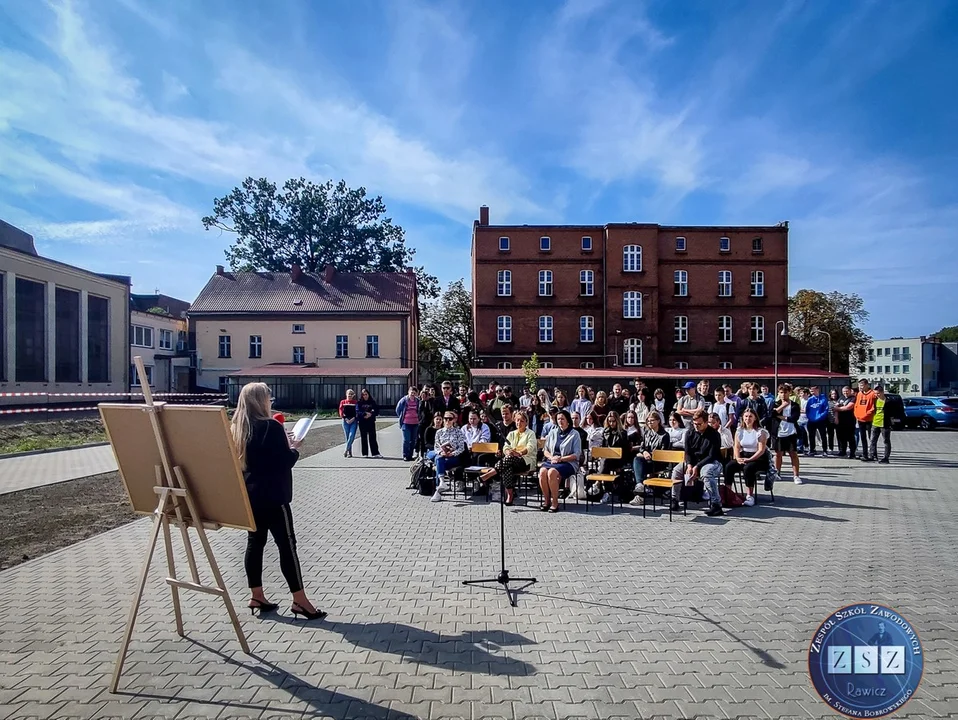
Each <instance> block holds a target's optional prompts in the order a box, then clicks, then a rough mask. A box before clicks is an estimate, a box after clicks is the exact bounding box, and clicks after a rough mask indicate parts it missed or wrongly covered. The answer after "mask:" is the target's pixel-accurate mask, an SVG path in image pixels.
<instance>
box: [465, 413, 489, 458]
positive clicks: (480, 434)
mask: <svg viewBox="0 0 958 720" xmlns="http://www.w3.org/2000/svg"><path fill="white" fill-rule="evenodd" d="M462 434H463V435H464V436H465V438H466V447H467V448H469V450H470V451H471V450H472V446H473V445H475V444H476V443H487V442H492V440H491V439H490V438H491V437H492V436H491V434H490V432H489V426H488V425H485V424H483V423H482V421H481V420H480V419H479V411H478V410H476V408H470V409H469V410H468V411H467V413H466V424H465V426H464V427H463V428H462Z"/></svg>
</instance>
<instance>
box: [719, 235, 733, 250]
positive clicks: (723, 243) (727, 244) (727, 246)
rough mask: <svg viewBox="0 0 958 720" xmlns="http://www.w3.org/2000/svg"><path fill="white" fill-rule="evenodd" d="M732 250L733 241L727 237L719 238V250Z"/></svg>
mask: <svg viewBox="0 0 958 720" xmlns="http://www.w3.org/2000/svg"><path fill="white" fill-rule="evenodd" d="M731 250H732V241H731V240H729V239H728V238H727V237H723V238H719V252H723V253H727V252H731Z"/></svg>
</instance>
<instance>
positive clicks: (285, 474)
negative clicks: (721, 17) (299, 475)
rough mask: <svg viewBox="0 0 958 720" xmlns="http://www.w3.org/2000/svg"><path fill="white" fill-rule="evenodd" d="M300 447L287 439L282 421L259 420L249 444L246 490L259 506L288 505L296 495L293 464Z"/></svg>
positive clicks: (253, 504)
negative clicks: (280, 422) (294, 493)
mask: <svg viewBox="0 0 958 720" xmlns="http://www.w3.org/2000/svg"><path fill="white" fill-rule="evenodd" d="M297 460H299V451H298V450H293V449H292V448H290V446H289V441H288V440H287V439H286V430H285V429H284V428H283V426H282V425H280V424H279V422H278V421H276V420H273V419H269V420H256V421H254V422H253V428H252V435H251V436H250V439H249V442H248V443H247V444H246V472H245V473H243V477H244V479H245V480H246V491H247V493H248V494H249V501H250V504H251V505H252V506H253V507H254V508H255V507H263V506H270V505H285V504H287V503H289V502H291V501H292V499H293V465H295V464H296V461H297Z"/></svg>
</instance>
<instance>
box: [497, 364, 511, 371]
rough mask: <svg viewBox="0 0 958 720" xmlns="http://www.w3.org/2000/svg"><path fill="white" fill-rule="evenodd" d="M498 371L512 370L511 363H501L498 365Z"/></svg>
mask: <svg viewBox="0 0 958 720" xmlns="http://www.w3.org/2000/svg"><path fill="white" fill-rule="evenodd" d="M496 369H497V370H512V363H511V362H501V363H498V364H497V365H496Z"/></svg>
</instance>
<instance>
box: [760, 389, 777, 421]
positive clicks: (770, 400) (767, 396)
mask: <svg viewBox="0 0 958 720" xmlns="http://www.w3.org/2000/svg"><path fill="white" fill-rule="evenodd" d="M761 396H762V399H763V400H765V407H769V408H770V407H772V406H773V405H775V396H774V395H772V393H771V392H769V389H768V385H762V386H761ZM759 420H761V418H759Z"/></svg>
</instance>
